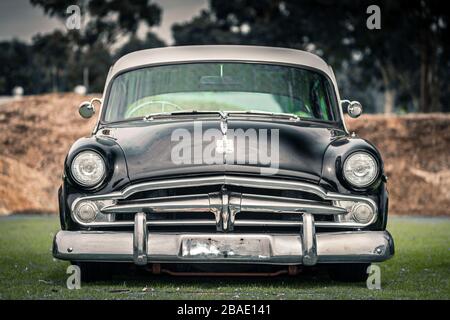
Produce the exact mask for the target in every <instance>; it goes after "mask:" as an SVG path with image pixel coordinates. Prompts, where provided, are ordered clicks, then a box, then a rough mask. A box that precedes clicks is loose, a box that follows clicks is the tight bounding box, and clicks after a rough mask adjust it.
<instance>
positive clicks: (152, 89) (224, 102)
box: [104, 62, 335, 122]
mask: <svg viewBox="0 0 450 320" xmlns="http://www.w3.org/2000/svg"><path fill="white" fill-rule="evenodd" d="M332 93H333V90H332V88H331V86H330V82H329V81H328V80H327V79H326V78H325V77H324V76H323V75H321V74H319V73H317V72H314V71H310V70H306V69H300V68H295V67H289V66H281V65H267V64H258V63H207V62H206V63H189V64H176V65H165V66H156V67H146V68H142V69H137V70H133V71H128V72H126V73H123V74H121V75H119V76H117V77H116V78H115V79H114V81H113V83H112V87H111V89H110V94H109V98H108V102H107V107H106V111H105V115H104V120H105V121H107V122H114V121H123V120H127V119H133V118H134V119H135V118H142V117H145V116H149V115H151V114H153V113H161V112H167V113H170V112H179V111H193V110H196V111H224V112H227V111H228V112H230V111H240V112H242V111H244V112H245V111H260V112H270V113H290V114H294V115H297V116H298V117H300V118H305V119H313V120H314V119H316V120H325V121H334V120H335V119H334V114H333V110H335V99H333V95H332Z"/></svg>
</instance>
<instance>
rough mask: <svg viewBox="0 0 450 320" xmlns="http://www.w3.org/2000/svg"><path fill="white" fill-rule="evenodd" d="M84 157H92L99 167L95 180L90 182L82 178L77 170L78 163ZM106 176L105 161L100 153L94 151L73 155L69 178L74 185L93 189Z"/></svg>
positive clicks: (78, 169) (84, 151)
mask: <svg viewBox="0 0 450 320" xmlns="http://www.w3.org/2000/svg"><path fill="white" fill-rule="evenodd" d="M86 156H88V157H89V156H90V157H94V159H95V160H96V161H97V165H99V167H98V170H100V173H99V174H98V175H97V177H96V178H95V179H93V180H91V181H89V179H87V177H84V178H83V177H82V173H81V171H82V170H80V168H79V166H80V165H81V163H80V161H81V159H82V157H86ZM77 166H78V167H77ZM106 174H107V167H106V161H105V159H104V157H103V156H102V155H101V154H100V153H98V152H96V151H94V150H83V151H80V152H79V153H78V154H77V155H75V157H74V158H73V159H72V162H71V164H70V176H71V177H72V180H73V181H74V182H75V183H76V184H78V185H79V186H81V187H84V188H95V187H97V186H99V185H101V184H102V183H103V181H104V180H105V178H106Z"/></svg>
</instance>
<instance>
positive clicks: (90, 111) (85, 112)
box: [78, 98, 102, 119]
mask: <svg viewBox="0 0 450 320" xmlns="http://www.w3.org/2000/svg"><path fill="white" fill-rule="evenodd" d="M94 102H99V103H100V104H101V103H102V100H101V99H98V98H94V99H92V100H91V101H84V102H82V103H81V104H80V106H79V107H78V113H79V114H80V116H81V117H83V118H85V119H89V118H91V117H92V116H93V115H94V114H95V107H94Z"/></svg>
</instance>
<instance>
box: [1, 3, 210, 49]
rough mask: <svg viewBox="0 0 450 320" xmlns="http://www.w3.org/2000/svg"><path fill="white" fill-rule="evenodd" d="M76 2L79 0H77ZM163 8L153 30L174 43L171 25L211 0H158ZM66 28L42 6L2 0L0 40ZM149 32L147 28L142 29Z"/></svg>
mask: <svg viewBox="0 0 450 320" xmlns="http://www.w3.org/2000/svg"><path fill="white" fill-rule="evenodd" d="M74 2H75V1H74ZM155 2H156V3H158V4H159V6H160V7H161V8H162V10H163V14H162V21H161V25H160V26H159V27H157V28H154V29H153V30H154V31H155V32H156V33H157V34H158V36H159V37H160V38H162V39H163V40H164V41H166V43H168V44H171V43H172V35H171V30H170V28H171V25H172V24H173V23H174V22H183V21H188V20H190V19H191V18H192V17H193V16H194V15H196V14H198V13H199V12H200V10H201V9H203V8H207V6H208V0H155ZM57 28H60V29H63V28H65V26H64V24H63V22H61V21H60V20H58V19H56V18H49V17H47V16H46V15H44V11H43V10H42V9H41V8H40V7H33V6H32V5H31V4H30V2H29V1H28V0H0V40H10V39H12V38H18V39H21V40H24V41H30V40H31V38H32V36H33V35H35V34H37V33H39V32H40V33H47V32H51V31H53V30H54V29H57ZM140 31H141V32H143V33H145V30H140Z"/></svg>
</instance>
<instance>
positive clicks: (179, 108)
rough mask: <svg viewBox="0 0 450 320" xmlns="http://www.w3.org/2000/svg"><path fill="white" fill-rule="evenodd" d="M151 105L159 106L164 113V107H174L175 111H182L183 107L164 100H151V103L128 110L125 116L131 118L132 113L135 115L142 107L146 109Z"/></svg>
mask: <svg viewBox="0 0 450 320" xmlns="http://www.w3.org/2000/svg"><path fill="white" fill-rule="evenodd" d="M153 104H159V105H160V106H161V112H165V110H164V109H165V108H166V106H170V107H174V108H175V109H176V110H180V111H181V110H184V109H183V107H181V106H179V105H177V104H175V103H173V102H169V101H164V100H151V101H147V102H144V103H141V104H138V105H137V106H135V107H133V108H131V109H130V110H128V111H127V112H126V114H125V117H126V118H129V117H130V116H132V115H133V114H134V113H136V112H137V111H139V110H141V109H142V108H144V107H147V106H149V105H153Z"/></svg>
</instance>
